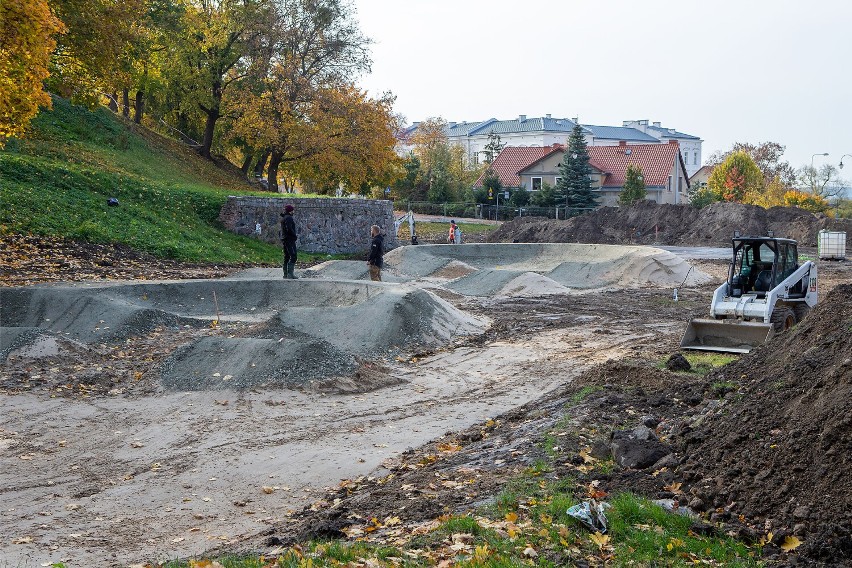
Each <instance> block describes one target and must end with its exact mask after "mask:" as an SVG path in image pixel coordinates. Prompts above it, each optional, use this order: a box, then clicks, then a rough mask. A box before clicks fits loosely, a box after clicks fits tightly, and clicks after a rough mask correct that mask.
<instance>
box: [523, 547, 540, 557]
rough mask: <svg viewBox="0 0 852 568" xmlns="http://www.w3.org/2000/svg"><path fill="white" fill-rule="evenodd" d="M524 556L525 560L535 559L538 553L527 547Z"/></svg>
mask: <svg viewBox="0 0 852 568" xmlns="http://www.w3.org/2000/svg"><path fill="white" fill-rule="evenodd" d="M524 556H526V557H527V558H536V557H538V552H536V551H535V549H534V548H533V547H531V546H528V547H526V548H525V549H524Z"/></svg>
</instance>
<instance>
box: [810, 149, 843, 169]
mask: <svg viewBox="0 0 852 568" xmlns="http://www.w3.org/2000/svg"><path fill="white" fill-rule="evenodd" d="M817 156H828V152H825V153H824V154H814V155H813V156H811V169H814V158H816V157H817ZM840 161H841V162H842V161H843V158H840Z"/></svg>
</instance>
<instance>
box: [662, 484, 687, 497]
mask: <svg viewBox="0 0 852 568" xmlns="http://www.w3.org/2000/svg"><path fill="white" fill-rule="evenodd" d="M681 485H683V484H682V483H681V482H680V481H676V482H675V483H672V484H671V485H664V486H663V489H665V490H666V491H671V492H672V493H674V494H675V495H680V494H681V490H680V486H681Z"/></svg>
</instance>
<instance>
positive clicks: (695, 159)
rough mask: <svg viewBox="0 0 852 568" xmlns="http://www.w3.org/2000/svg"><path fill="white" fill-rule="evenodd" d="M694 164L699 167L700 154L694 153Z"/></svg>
mask: <svg viewBox="0 0 852 568" xmlns="http://www.w3.org/2000/svg"><path fill="white" fill-rule="evenodd" d="M692 163H693V164H695V165H696V166H697V165H698V152H693V153H692Z"/></svg>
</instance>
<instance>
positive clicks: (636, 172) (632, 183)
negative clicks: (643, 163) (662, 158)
mask: <svg viewBox="0 0 852 568" xmlns="http://www.w3.org/2000/svg"><path fill="white" fill-rule="evenodd" d="M647 195H648V192H647V191H646V190H645V178H644V177H643V176H642V168H641V167H639V166H637V165H635V164H630V165H628V166H627V171H626V172H625V176H624V187H623V188H622V189H621V193H620V194H619V196H618V202H619V203H620V204H621V205H632V204H634V203H636V202H637V201H640V200H642V199H645V197H647Z"/></svg>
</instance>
